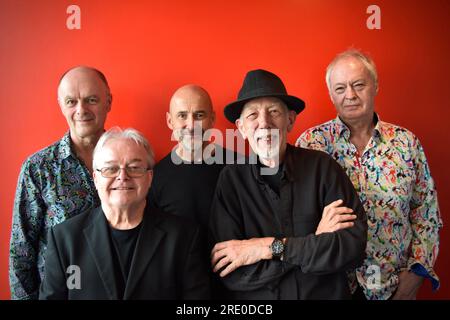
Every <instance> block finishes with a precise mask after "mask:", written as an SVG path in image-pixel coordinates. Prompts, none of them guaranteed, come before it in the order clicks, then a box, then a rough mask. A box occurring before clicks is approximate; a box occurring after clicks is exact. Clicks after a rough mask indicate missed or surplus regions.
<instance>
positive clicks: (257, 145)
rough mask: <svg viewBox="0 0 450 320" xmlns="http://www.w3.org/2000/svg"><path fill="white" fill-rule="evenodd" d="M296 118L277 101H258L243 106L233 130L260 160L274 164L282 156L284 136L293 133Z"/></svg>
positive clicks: (269, 98) (275, 99)
mask: <svg viewBox="0 0 450 320" xmlns="http://www.w3.org/2000/svg"><path fill="white" fill-rule="evenodd" d="M295 117H296V113H295V111H292V110H289V109H288V108H287V107H286V105H285V104H284V103H283V101H281V100H280V99H278V98H272V97H265V98H257V99H253V100H250V101H249V102H247V103H246V104H245V106H244V108H243V110H242V113H241V117H240V118H239V119H238V120H236V126H237V127H238V129H239V131H240V132H241V134H242V136H243V137H244V139H248V142H249V144H250V147H251V148H252V150H253V152H255V153H256V154H257V155H258V156H259V157H260V159H267V160H273V159H275V158H276V157H279V156H281V157H282V156H283V155H284V150H285V149H286V144H287V133H288V132H290V131H291V130H292V127H293V125H294V121H295ZM279 160H280V161H282V160H283V159H279Z"/></svg>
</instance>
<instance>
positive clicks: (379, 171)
mask: <svg viewBox="0 0 450 320" xmlns="http://www.w3.org/2000/svg"><path fill="white" fill-rule="evenodd" d="M374 120H375V122H376V126H375V130H374V133H373V136H372V138H371V139H370V140H369V143H368V144H367V146H366V148H365V150H364V152H363V154H359V153H358V151H357V149H356V147H355V146H354V145H353V144H352V143H351V142H350V130H349V129H348V127H347V126H346V125H345V124H344V123H343V122H342V121H341V119H340V118H339V117H337V118H336V119H334V120H331V121H329V122H326V123H324V124H321V125H319V126H316V127H313V128H310V129H308V130H306V131H305V132H304V133H303V134H302V135H301V136H300V137H299V139H298V140H297V145H299V146H301V147H304V148H310V149H316V150H321V151H325V152H327V153H328V154H330V155H331V156H333V158H334V159H335V160H336V161H337V162H338V163H339V164H340V165H341V166H342V167H343V168H344V169H345V171H346V172H347V175H348V176H349V177H350V179H351V181H352V183H353V186H354V187H355V189H356V191H357V192H358V194H359V197H360V199H361V202H362V203H363V205H364V209H365V210H366V213H367V218H368V228H369V229H368V242H367V250H366V252H367V258H366V260H365V262H364V264H363V266H361V267H360V268H358V269H357V270H356V273H351V274H349V276H350V282H351V286H352V287H353V288H352V289H354V288H356V279H357V281H358V282H359V283H360V285H361V287H362V289H363V291H364V294H365V295H366V297H367V298H368V299H388V298H389V297H390V296H391V295H392V294H393V293H394V291H395V290H396V288H397V285H398V281H399V280H398V274H399V272H400V271H402V270H405V269H406V270H411V271H414V272H415V273H416V274H419V275H421V276H425V277H428V278H430V279H431V280H432V283H433V287H434V288H437V287H438V286H439V279H438V276H437V275H436V273H435V272H434V270H433V266H434V263H435V261H436V257H437V255H438V249H439V229H440V228H441V227H442V220H441V217H440V213H439V207H438V201H437V194H436V189H435V186H434V183H433V179H432V177H431V175H430V169H429V167H428V163H427V160H426V158H425V154H424V151H423V149H422V146H421V144H420V142H419V140H418V139H417V138H416V137H415V136H414V134H413V133H411V132H410V131H408V130H406V129H404V128H401V127H399V126H396V125H393V124H390V123H386V122H383V121H379V120H378V116H377V115H376V114H375V117H374ZM355 277H356V279H355ZM352 280H353V281H352Z"/></svg>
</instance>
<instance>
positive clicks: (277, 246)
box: [270, 238, 284, 260]
mask: <svg viewBox="0 0 450 320" xmlns="http://www.w3.org/2000/svg"><path fill="white" fill-rule="evenodd" d="M270 250H272V259H273V260H280V259H281V257H282V256H283V253H284V243H283V240H282V239H278V238H275V239H274V240H273V242H272V244H271V245H270Z"/></svg>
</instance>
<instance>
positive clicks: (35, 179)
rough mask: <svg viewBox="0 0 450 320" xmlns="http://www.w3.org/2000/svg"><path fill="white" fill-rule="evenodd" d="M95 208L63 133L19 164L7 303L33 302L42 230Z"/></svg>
mask: <svg viewBox="0 0 450 320" xmlns="http://www.w3.org/2000/svg"><path fill="white" fill-rule="evenodd" d="M99 205H100V200H99V198H98V195H97V191H96V190H95V186H94V182H93V180H92V177H91V175H90V173H89V171H88V169H87V167H86V166H85V165H84V164H83V162H82V161H80V160H79V159H78V158H77V157H76V155H75V154H74V153H73V151H72V150H71V139H70V134H69V133H67V134H66V135H64V137H63V138H62V139H61V140H59V141H57V142H56V143H54V144H53V145H51V146H49V147H47V148H45V149H43V150H41V151H38V152H37V153H35V154H33V155H32V156H30V157H29V158H28V159H27V160H26V161H25V162H24V163H23V165H22V169H21V171H20V176H19V181H18V185H17V189H16V197H15V201H14V211H13V222H12V231H11V243H10V265H9V279H10V286H11V297H12V299H37V298H38V292H39V285H40V282H41V279H42V276H43V272H44V254H45V250H46V246H47V233H48V230H49V229H50V228H51V227H52V226H54V225H56V224H58V223H60V222H63V221H64V220H66V219H68V218H70V217H73V216H75V215H77V214H79V213H82V212H84V211H86V210H90V209H92V208H95V207H97V206H99Z"/></svg>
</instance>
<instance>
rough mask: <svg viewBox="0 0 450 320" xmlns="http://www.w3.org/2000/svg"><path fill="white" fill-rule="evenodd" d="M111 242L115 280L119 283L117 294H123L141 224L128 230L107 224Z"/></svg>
mask: <svg viewBox="0 0 450 320" xmlns="http://www.w3.org/2000/svg"><path fill="white" fill-rule="evenodd" d="M109 230H110V236H111V242H112V246H111V247H113V248H114V249H115V250H114V253H113V254H114V258H115V259H114V260H115V261H114V262H115V268H114V271H115V275H116V281H117V283H119V284H120V285H119V287H120V290H119V294H121V296H123V294H124V290H125V284H126V282H127V280H128V274H129V273H130V267H131V262H132V260H133V255H134V249H135V247H136V241H137V238H138V236H139V231H140V230H141V225H140V224H139V225H138V226H137V227H135V228H133V229H128V230H119V229H114V228H112V227H111V226H109Z"/></svg>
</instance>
